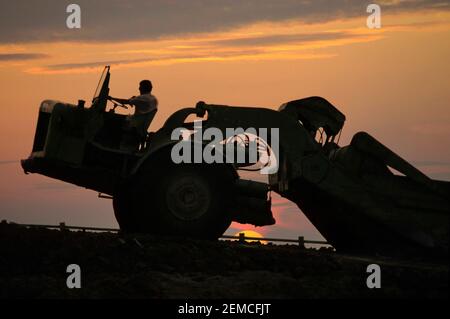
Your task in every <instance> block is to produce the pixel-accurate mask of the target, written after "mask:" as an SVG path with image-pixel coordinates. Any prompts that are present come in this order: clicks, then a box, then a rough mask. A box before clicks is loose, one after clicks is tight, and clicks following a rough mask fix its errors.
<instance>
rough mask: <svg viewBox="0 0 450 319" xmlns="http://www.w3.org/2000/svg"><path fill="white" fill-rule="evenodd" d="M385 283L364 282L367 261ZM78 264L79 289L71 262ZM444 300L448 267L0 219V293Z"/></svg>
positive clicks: (20, 295)
mask: <svg viewBox="0 0 450 319" xmlns="http://www.w3.org/2000/svg"><path fill="white" fill-rule="evenodd" d="M372 263H376V264H378V265H380V267H381V288H380V289H368V288H367V286H366V278H367V276H368V275H369V274H368V273H367V272H366V269H367V266H368V265H369V264H372ZM69 264H78V265H79V266H80V267H81V283H82V287H81V289H68V288H67V286H66V279H67V276H69V274H68V273H66V268H67V266H68V265H69ZM417 297H426V298H448V264H446V263H439V262H424V261H417V260H415V261H412V260H395V259H392V258H386V257H362V256H348V255H340V254H338V253H336V252H333V251H317V250H312V249H300V248H299V247H298V246H296V245H270V244H269V245H261V244H258V243H252V244H240V243H238V242H227V241H218V242H216V241H196V240H190V239H183V238H157V237H152V236H142V235H140V236H137V237H135V236H131V235H127V236H121V235H118V234H112V233H89V232H86V233H83V232H71V231H59V230H48V229H42V228H41V229H37V228H32V229H28V228H24V227H22V226H18V225H12V224H1V225H0V298H280V299H291V298H417Z"/></svg>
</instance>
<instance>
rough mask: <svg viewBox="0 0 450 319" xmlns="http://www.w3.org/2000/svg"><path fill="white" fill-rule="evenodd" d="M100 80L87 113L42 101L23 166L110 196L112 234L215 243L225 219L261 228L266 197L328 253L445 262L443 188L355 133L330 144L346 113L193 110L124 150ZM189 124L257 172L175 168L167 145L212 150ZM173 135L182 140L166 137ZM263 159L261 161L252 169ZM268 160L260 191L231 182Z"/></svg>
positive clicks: (447, 187)
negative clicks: (276, 200)
mask: <svg viewBox="0 0 450 319" xmlns="http://www.w3.org/2000/svg"><path fill="white" fill-rule="evenodd" d="M109 80H110V68H109V67H106V68H105V70H104V72H103V74H102V77H101V80H100V83H99V85H98V87H97V91H96V94H95V98H94V99H93V103H92V105H91V107H89V108H87V107H85V105H84V101H79V103H78V105H74V104H69V103H63V102H58V101H53V100H46V101H43V102H42V104H41V106H40V108H39V116H38V121H37V128H36V134H35V137H34V143H33V149H32V153H31V155H30V156H29V158H28V159H25V160H22V167H23V169H24V171H25V173H38V174H42V175H45V176H49V177H52V178H55V179H59V180H62V181H65V182H68V183H72V184H76V185H79V186H82V187H85V188H88V189H91V190H95V191H97V192H99V194H103V195H102V196H105V195H106V196H109V197H111V198H112V199H113V207H114V213H115V216H116V219H117V221H118V223H119V225H120V228H121V230H122V231H124V232H141V233H151V234H172V235H178V236H189V237H195V238H202V239H217V238H219V237H220V236H221V235H222V234H223V233H224V232H225V230H226V229H227V228H228V227H229V225H230V223H231V222H232V221H236V222H239V223H249V224H253V225H256V226H265V225H272V224H274V223H275V220H274V218H273V216H272V212H271V199H270V192H272V191H273V192H276V193H278V194H280V195H281V196H283V197H285V198H287V199H289V200H291V201H292V202H294V203H296V204H297V205H298V207H299V208H300V209H301V211H302V212H303V213H304V214H305V215H306V216H307V218H308V219H309V220H310V221H311V222H312V223H313V224H314V226H315V227H316V228H317V229H318V230H319V232H320V233H321V234H322V235H323V236H324V237H325V238H326V240H327V241H328V242H329V243H330V244H331V245H332V246H333V247H334V248H335V249H336V250H337V251H342V252H350V253H364V254H383V255H403V254H412V255H418V256H421V255H424V254H426V255H430V254H431V255H440V256H447V255H448V230H449V212H450V202H449V200H450V182H445V181H437V180H433V179H430V178H429V177H427V176H426V175H424V174H423V173H422V172H420V171H419V170H418V169H416V168H415V167H414V166H412V165H411V164H409V163H408V162H407V161H405V160H404V159H402V158H401V157H400V156H398V155H396V154H395V153H394V152H393V151H391V150H390V149H388V148H387V147H386V146H384V145H383V144H382V143H380V142H379V141H377V140H376V139H375V138H373V137H372V136H370V135H369V134H367V133H364V132H360V133H357V134H355V135H354V137H353V138H352V140H351V143H350V145H347V146H343V147H340V146H339V145H338V139H339V136H340V133H341V131H342V128H343V126H344V122H345V116H344V114H342V113H341V112H340V111H339V110H338V109H337V108H335V107H334V106H333V105H332V104H330V103H329V102H328V101H327V100H325V99H323V98H321V97H309V98H304V99H299V100H295V101H290V102H288V103H285V104H283V105H281V107H280V108H279V109H278V110H272V109H267V108H258V107H236V106H227V105H213V104H207V103H204V102H199V103H198V104H197V105H196V106H195V107H188V108H182V109H180V110H178V111H176V112H175V113H173V114H172V115H171V116H170V117H169V118H168V119H167V120H166V122H165V124H164V125H163V127H161V128H160V129H159V130H157V131H156V132H150V133H148V134H146V136H145V138H144V139H143V138H142V136H141V137H139V134H137V133H136V134H135V135H136V139H135V141H136V142H135V144H134V146H133V147H132V148H130V147H126V148H123V147H122V145H123V141H124V139H125V140H127V141H130V138H129V135H130V134H133V132H130V131H126V130H124V123H125V121H126V118H127V116H126V115H122V114H118V112H116V107H118V106H122V105H118V104H117V103H115V104H113V105H112V106H108V96H109ZM192 118H194V119H197V121H192ZM199 122H200V123H201V127H202V129H203V130H206V129H208V128H215V129H216V131H217V130H219V131H220V132H223V134H224V141H222V142H221V143H220V144H222V145H223V144H231V145H234V146H235V150H236V149H241V150H242V149H243V150H244V151H245V150H246V149H247V148H248V147H249V145H250V144H252V143H255V141H257V144H258V147H257V149H258V163H255V161H250V160H248V158H249V157H250V156H247V157H245V160H244V161H236V160H235V159H236V157H234V155H233V154H226V153H225V152H223V153H222V151H221V149H222V150H223V148H220V147H216V148H215V149H214V150H213V151H214V152H219V153H215V154H214V156H215V158H217V156H219V158H220V157H221V156H223V158H224V159H225V160H224V161H217V162H212V163H206V162H205V161H200V162H196V161H192V162H182V163H176V162H175V161H174V160H173V149H174V147H175V145H179V144H178V143H185V144H186V143H187V145H189V146H190V147H192V148H193V149H194V150H195V149H200V150H201V151H204V150H205V148H207V147H211V137H210V138H209V139H206V138H205V136H203V137H202V139H201V140H196V139H194V138H192V136H193V135H195V131H196V123H199ZM179 128H183V129H184V130H185V131H186V132H188V133H189V132H190V134H187V135H186V134H183V136H182V137H178V138H175V139H174V134H173V132H174V130H176V129H179ZM229 128H242V129H243V130H244V132H245V131H246V130H247V129H250V128H257V129H258V128H265V129H268V132H269V133H268V135H269V136H266V140H262V139H260V138H259V137H258V136H256V138H255V137H254V136H253V137H251V136H250V135H247V134H246V133H244V134H238V135H239V136H238V135H236V134H235V133H233V134H235V135H234V136H232V135H230V134H228V135H227V134H226V132H227V129H229ZM274 129H276V130H274ZM271 132H277V136H271V135H273V133H271ZM127 136H128V138H126V137H127ZM274 137H275V138H276V139H275V140H276V143H277V149H278V150H277V151H276V152H274V151H273V147H272V146H273V138H274ZM131 141H133V139H131ZM129 143H130V142H128V144H129ZM128 146H129V145H128ZM216 146H218V145H216ZM213 148H214V147H213ZM225 149H228V148H225ZM231 149H233V148H231ZM210 151H211V149H210ZM264 152H265V153H264ZM193 153H195V152H193ZM247 153H248V152H247ZM247 153H245V154H247ZM263 153H264V154H265V157H266V158H269V159H270V160H268V161H266V163H265V164H264V165H262V166H261V163H260V161H259V159H261V158H262V157H264V156H263ZM190 156H191V155H190ZM230 158H231V160H230ZM233 159H234V161H233ZM267 162H271V163H269V164H270V165H272V166H274V164H275V168H276V169H272V170H271V171H270V174H269V175H268V179H267V180H268V183H261V182H256V181H252V180H245V179H243V178H242V176H241V175H245V174H242V171H244V170H246V169H256V170H258V169H261V167H265V166H267ZM258 164H259V167H258ZM272 168H273V167H272ZM239 173H241V174H239Z"/></svg>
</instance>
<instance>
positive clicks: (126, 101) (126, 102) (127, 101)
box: [109, 96, 131, 105]
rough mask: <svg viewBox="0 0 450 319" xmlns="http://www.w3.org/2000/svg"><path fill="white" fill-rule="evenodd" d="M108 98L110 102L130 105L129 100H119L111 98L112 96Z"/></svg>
mask: <svg viewBox="0 0 450 319" xmlns="http://www.w3.org/2000/svg"><path fill="white" fill-rule="evenodd" d="M109 98H110V99H111V100H114V101H116V102H119V103H121V104H128V105H131V104H130V99H119V98H117V97H112V96H110V97H109Z"/></svg>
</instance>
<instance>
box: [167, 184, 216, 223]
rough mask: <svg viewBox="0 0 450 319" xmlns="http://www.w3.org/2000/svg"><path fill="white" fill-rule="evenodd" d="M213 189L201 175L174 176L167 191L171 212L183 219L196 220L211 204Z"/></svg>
mask: <svg viewBox="0 0 450 319" xmlns="http://www.w3.org/2000/svg"><path fill="white" fill-rule="evenodd" d="M210 196H211V191H210V190H209V187H208V185H207V183H206V181H205V180H203V179H202V178H201V177H200V176H196V175H188V176H182V177H180V178H174V179H173V180H172V181H171V183H170V185H169V187H168V189H167V193H166V202H167V206H168V208H169V210H170V211H171V213H172V214H173V215H174V216H176V217H177V218H179V219H181V220H195V219H198V218H200V217H201V216H203V215H204V214H205V213H206V212H207V211H208V208H209V206H210V202H211V198H210Z"/></svg>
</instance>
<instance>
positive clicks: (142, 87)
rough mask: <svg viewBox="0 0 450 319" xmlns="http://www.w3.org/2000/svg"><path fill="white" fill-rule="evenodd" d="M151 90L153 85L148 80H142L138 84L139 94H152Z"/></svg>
mask: <svg viewBox="0 0 450 319" xmlns="http://www.w3.org/2000/svg"><path fill="white" fill-rule="evenodd" d="M152 89H153V85H152V82H151V81H150V80H142V81H141V82H140V83H139V92H141V94H149V93H151V92H152Z"/></svg>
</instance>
